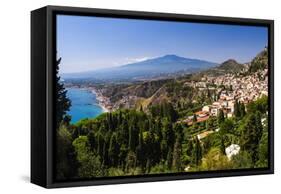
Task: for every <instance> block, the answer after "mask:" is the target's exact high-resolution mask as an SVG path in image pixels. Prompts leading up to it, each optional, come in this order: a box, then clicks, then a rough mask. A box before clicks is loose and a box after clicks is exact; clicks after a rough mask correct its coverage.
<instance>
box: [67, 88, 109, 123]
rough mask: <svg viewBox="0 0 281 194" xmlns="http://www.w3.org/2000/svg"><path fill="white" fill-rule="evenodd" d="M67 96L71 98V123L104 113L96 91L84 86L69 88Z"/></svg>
mask: <svg viewBox="0 0 281 194" xmlns="http://www.w3.org/2000/svg"><path fill="white" fill-rule="evenodd" d="M67 97H68V98H69V99H70V100H71V107H70V110H69V111H68V114H69V115H70V116H71V123H72V124H74V123H76V122H77V121H79V120H81V119H85V118H95V117H97V116H99V115H100V114H101V113H103V112H104V111H103V108H102V107H101V106H100V105H99V104H98V101H97V99H96V95H95V93H93V92H91V91H90V90H87V89H84V88H67Z"/></svg>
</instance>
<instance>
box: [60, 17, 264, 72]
mask: <svg viewBox="0 0 281 194" xmlns="http://www.w3.org/2000/svg"><path fill="white" fill-rule="evenodd" d="M267 37H268V32H267V28H266V27H254V26H239V25H222V24H199V23H186V22H185V23H183V22H169V21H152V20H136V19H116V18H103V17H92V16H91V17H89V16H65V15H58V16H57V51H58V53H57V54H58V57H61V58H62V62H61V65H60V73H61V74H64V73H75V72H85V71H93V70H98V69H104V68H109V67H116V66H121V65H126V64H130V63H134V62H140V61H144V60H147V59H151V58H157V57H161V56H164V55H168V54H174V55H178V56H181V57H185V58H192V59H200V60H206V61H210V62H214V63H222V62H223V61H225V60H228V59H230V58H231V59H235V60H237V61H238V62H240V63H245V62H249V61H250V60H251V59H252V58H253V57H255V55H256V54H257V53H258V52H260V51H261V50H262V49H263V48H264V47H265V46H267V42H268V40H267Z"/></svg>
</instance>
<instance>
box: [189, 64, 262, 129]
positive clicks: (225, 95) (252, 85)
mask: <svg viewBox="0 0 281 194" xmlns="http://www.w3.org/2000/svg"><path fill="white" fill-rule="evenodd" d="M267 74H268V69H264V70H262V71H258V72H255V73H254V74H251V75H247V76H237V75H234V74H226V75H222V76H217V77H213V76H204V77H202V78H201V81H200V82H186V83H185V84H188V85H189V86H191V87H195V88H198V89H199V90H216V93H217V94H219V96H218V97H217V100H216V101H214V102H213V103H212V104H209V105H205V106H203V107H202V110H200V111H197V112H196V113H195V114H196V116H197V122H203V121H206V120H207V119H209V117H210V116H218V113H219V111H220V110H222V111H223V112H224V116H225V117H227V118H231V117H233V114H234V105H235V102H236V101H238V102H240V103H243V104H245V105H246V104H248V103H249V102H251V101H255V100H257V99H258V98H260V97H261V96H263V95H266V96H268V75H267ZM209 85H212V87H208V86H209ZM219 86H224V87H221V88H219ZM226 88H227V89H226ZM193 117H194V116H193V115H192V116H189V117H187V118H186V119H185V120H184V122H186V123H188V124H189V125H191V124H192V122H193Z"/></svg>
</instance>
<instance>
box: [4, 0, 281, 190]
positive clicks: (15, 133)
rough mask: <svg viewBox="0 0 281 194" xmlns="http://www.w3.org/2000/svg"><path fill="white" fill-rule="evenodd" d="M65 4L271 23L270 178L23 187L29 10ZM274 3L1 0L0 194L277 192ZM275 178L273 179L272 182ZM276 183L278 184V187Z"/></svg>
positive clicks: (277, 63) (277, 67)
mask: <svg viewBox="0 0 281 194" xmlns="http://www.w3.org/2000/svg"><path fill="white" fill-rule="evenodd" d="M48 4H49V5H65V6H80V7H95V8H110V9H125V10H139V11H157V12H172V13H185V14H199V15H216V16H232V17H249V18H261V19H274V20H275V99H276V100H275V119H276V121H277V122H276V125H275V140H276V142H275V149H276V152H275V164H276V165H275V175H259V176H248V177H232V178H213V179H199V180H185V181H170V182H157V183H139V184H125V185H124V184H123V185H111V186H98V187H82V188H81V187H80V188H68V189H52V190H46V189H43V188H41V187H38V186H36V185H33V184H30V183H29V171H30V11H31V10H33V9H37V8H39V7H43V6H45V5H48ZM280 7H281V6H280V5H278V0H249V1H246V0H232V1H226V0H206V1H203V0H193V1H192V0H190V1H188V0H169V1H165V0H139V1H137V0H80V1H79V0H49V1H46V0H19V1H15V0H2V1H1V6H0V9H1V11H0V49H1V52H0V53H1V54H0V92H1V93H0V121H1V123H0V130H1V131H0V193H16V192H18V193H19V192H20V193H22V192H24V193H25V192H26V193H46V192H48V193H78V192H79V193H110V192H111V193H113V192H114V193H122V194H124V193H156V192H157V193H160V192H161V193H169V194H171V193H175V192H177V193H192V192H196V193H227V194H232V193H235V194H239V193H241V194H242V193H255V194H257V193H269V192H272V193H278V191H280V183H281V175H280V162H281V161H280V156H281V155H280V153H281V151H280V149H281V143H280V142H281V141H280V140H279V139H280V131H279V129H280V122H278V119H280V111H281V104H280V99H281V93H280V90H279V89H280V86H279V84H281V76H280V73H281V69H280V60H281V59H280V55H279V54H280V37H279V35H280V34H281V27H280V22H281V18H280V15H281V14H280V13H281V12H280ZM278 179H279V180H278ZM278 183H279V185H278Z"/></svg>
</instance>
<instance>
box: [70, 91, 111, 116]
mask: <svg viewBox="0 0 281 194" xmlns="http://www.w3.org/2000/svg"><path fill="white" fill-rule="evenodd" d="M68 88H75V89H81V90H87V91H89V92H91V93H92V94H94V95H95V96H96V101H97V103H96V105H98V106H99V107H100V108H101V109H102V113H107V112H110V109H108V108H107V107H106V104H105V103H104V101H105V97H103V96H102V94H101V93H100V92H97V90H96V89H95V88H93V87H78V86H72V87H66V90H67V89H68Z"/></svg>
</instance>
